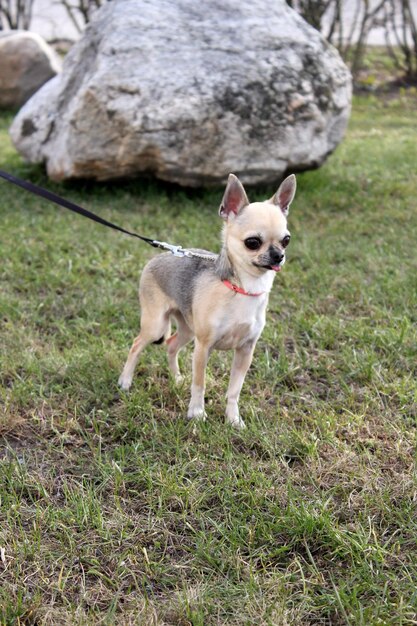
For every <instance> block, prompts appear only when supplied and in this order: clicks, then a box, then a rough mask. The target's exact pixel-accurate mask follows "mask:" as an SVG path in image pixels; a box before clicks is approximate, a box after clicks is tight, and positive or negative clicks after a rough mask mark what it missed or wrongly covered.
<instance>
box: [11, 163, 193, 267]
mask: <svg viewBox="0 0 417 626" xmlns="http://www.w3.org/2000/svg"><path fill="white" fill-rule="evenodd" d="M0 177H1V178H4V180H7V181H8V182H9V183H12V184H13V185H17V186H18V187H21V188H22V189H25V190H26V191H30V193H34V194H35V195H37V196H40V197H41V198H45V200H49V201H50V202H54V203H55V204H57V205H58V206H62V207H64V208H65V209H69V210H70V211H73V212H74V213H78V214H79V215H83V216H84V217H88V219H90V220H93V221H94V222H98V223H99V224H102V225H103V226H108V227H109V228H113V229H114V230H118V231H120V232H121V233H124V234H125V235H130V236H131V237H136V238H137V239H141V240H142V241H144V242H145V243H148V244H149V245H150V246H153V247H154V248H161V249H163V250H169V252H172V254H174V255H175V256H200V257H202V258H204V256H203V255H201V254H195V253H193V252H192V251H190V250H184V249H183V248H182V247H181V246H174V245H172V244H169V243H166V242H165V241H157V240H156V239H150V238H149V237H142V235H138V234H137V233H133V232H131V231H130V230H126V229H125V228H122V227H121V226H117V225H116V224H113V223H112V222H109V221H108V220H105V219H104V218H102V217H100V216H99V215H96V214H95V213H92V212H91V211H87V209H84V208H83V207H81V206H78V204H75V203H74V202H71V201H70V200H65V198H61V196H58V195H57V194H56V193H53V192H52V191H49V190H48V189H44V188H43V187H38V185H34V184H33V183H30V182H29V181H27V180H22V179H21V178H17V177H16V176H13V175H12V174H9V173H8V172H5V171H4V170H0Z"/></svg>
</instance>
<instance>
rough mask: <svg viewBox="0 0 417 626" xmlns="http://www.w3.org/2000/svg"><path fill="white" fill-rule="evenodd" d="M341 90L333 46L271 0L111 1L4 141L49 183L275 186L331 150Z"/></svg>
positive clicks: (340, 67) (340, 114)
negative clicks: (140, 180) (230, 181)
mask: <svg viewBox="0 0 417 626" xmlns="http://www.w3.org/2000/svg"><path fill="white" fill-rule="evenodd" d="M350 97H351V81H350V74H349V71H348V70H347V68H346V66H345V65H344V64H343V62H342V61H341V59H340V57H339V55H338V53H337V52H336V50H335V49H334V48H332V47H331V46H330V45H328V44H327V43H326V42H325V41H324V39H323V38H322V37H321V35H320V34H319V33H318V32H317V31H316V30H314V29H313V28H311V27H310V26H309V25H308V24H307V23H306V22H304V20H303V19H302V18H301V17H299V16H298V15H297V14H296V13H295V12H294V11H292V10H291V9H290V8H289V7H288V6H287V5H286V3H285V1H284V0H274V1H273V2H271V0H252V1H251V2H242V0H228V1H227V2H222V1H220V0H205V2H196V1H195V0H175V1H173V0H113V1H112V2H109V3H107V4H105V5H104V6H103V7H102V9H101V10H100V11H98V13H97V14H96V19H95V20H94V22H93V23H92V24H90V26H89V27H88V28H87V30H86V32H85V34H84V36H83V37H82V38H81V40H80V41H79V42H78V43H77V44H76V45H75V46H74V47H73V48H72V49H71V51H70V52H69V54H68V56H67V58H66V61H65V64H64V70H63V72H62V74H61V75H59V76H57V77H56V78H54V79H53V80H51V81H49V82H48V83H47V84H46V85H45V86H44V87H43V88H42V89H41V90H40V91H39V92H38V93H37V94H36V95H35V96H34V97H33V98H32V99H31V100H30V101H29V102H28V103H27V104H26V105H25V106H24V107H23V109H22V110H21V111H20V112H19V114H18V116H17V117H16V119H15V121H14V123H13V126H12V128H11V136H12V139H13V141H14V143H15V145H16V147H17V149H18V150H19V151H20V152H21V153H22V154H23V155H24V156H25V157H26V158H27V159H28V160H29V161H31V162H34V163H40V162H45V163H46V167H47V171H48V174H49V176H50V177H51V178H53V179H55V180H61V179H67V178H74V177H76V178H94V179H97V180H106V179H112V178H120V177H126V176H127V177H131V176H135V175H137V174H138V173H141V172H151V173H153V174H154V175H155V176H156V177H157V178H160V179H163V180H167V181H173V182H177V183H180V184H182V185H191V186H199V185H202V184H204V185H206V184H211V183H220V182H225V180H226V177H227V175H228V173H229V172H231V171H232V172H234V173H236V174H237V175H238V176H239V178H241V180H242V181H243V182H244V183H249V184H250V183H259V182H272V181H273V182H276V181H277V180H278V179H279V178H280V177H281V176H282V175H283V173H284V172H285V171H287V170H292V171H296V170H302V169H308V168H312V167H317V166H318V165H320V164H321V163H322V162H323V160H324V159H325V158H326V156H327V155H328V154H330V153H331V152H332V150H334V149H335V148H336V146H337V145H338V143H339V142H340V140H341V139H342V137H343V134H344V132H345V129H346V124H347V121H348V116H349V112H350Z"/></svg>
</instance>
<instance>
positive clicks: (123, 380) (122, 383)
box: [118, 374, 132, 391]
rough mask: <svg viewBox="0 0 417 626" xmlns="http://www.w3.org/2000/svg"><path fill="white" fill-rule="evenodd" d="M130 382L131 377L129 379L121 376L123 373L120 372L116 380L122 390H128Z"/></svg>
mask: <svg viewBox="0 0 417 626" xmlns="http://www.w3.org/2000/svg"><path fill="white" fill-rule="evenodd" d="M131 384H132V379H131V378H130V379H129V378H127V377H125V376H123V374H121V376H120V377H119V380H118V385H119V387H120V388H121V389H123V391H129V389H130V387H131Z"/></svg>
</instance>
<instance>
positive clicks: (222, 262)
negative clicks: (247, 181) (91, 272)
mask: <svg viewBox="0 0 417 626" xmlns="http://www.w3.org/2000/svg"><path fill="white" fill-rule="evenodd" d="M295 190H296V179H295V176H294V175H291V176H288V177H287V178H286V179H285V180H284V181H283V182H282V184H281V185H280V187H279V189H278V191H277V192H276V194H275V195H274V196H273V197H272V198H271V199H270V200H266V201H264V202H253V203H251V204H250V203H249V200H248V198H247V195H246V192H245V189H244V188H243V185H242V183H241V182H240V181H239V179H238V178H237V177H236V176H234V175H233V174H230V175H229V179H228V182H227V186H226V190H225V192H224V196H223V199H222V202H221V205H220V209H219V215H220V217H221V218H222V219H223V220H224V227H223V247H222V250H221V252H220V254H219V255H214V254H212V253H208V252H207V251H204V250H193V251H192V252H193V253H194V254H195V256H192V257H181V258H179V257H175V256H172V255H171V254H170V253H169V252H168V253H165V254H161V255H159V256H157V257H155V258H153V259H152V260H151V261H150V262H149V263H148V264H147V265H146V266H145V268H144V270H143V272H142V276H141V280H140V286H139V300H140V305H141V329H140V334H139V335H138V337H136V339H135V341H134V342H133V345H132V347H131V349H130V352H129V356H128V358H127V361H126V364H125V366H124V369H123V372H122V374H121V376H120V378H119V385H120V386H121V388H122V389H125V390H128V389H129V388H130V386H131V384H132V378H133V372H134V369H135V366H136V363H137V361H138V358H139V355H140V353H141V352H142V350H143V349H144V348H145V347H146V346H147V345H148V344H150V343H162V342H164V341H165V342H166V344H167V349H168V363H169V367H170V370H171V371H172V374H173V375H174V377H175V379H176V381H177V382H179V381H181V375H180V371H179V367H178V353H179V351H180V350H181V348H182V347H183V346H185V345H186V344H187V343H188V342H189V341H191V340H192V339H194V354H193V375H192V387H191V400H190V404H189V407H188V413H187V416H188V418H190V419H191V418H195V419H199V420H203V419H205V411H204V389H205V370H206V365H207V361H208V358H209V356H210V353H211V351H212V350H214V349H217V350H234V358H233V364H232V371H231V375H230V382H229V387H228V390H227V407H226V421H228V422H229V423H230V424H232V425H233V426H235V427H236V428H244V426H245V424H244V422H243V420H242V418H241V417H240V414H239V407H238V402H239V396H240V392H241V389H242V385H243V381H244V379H245V376H246V372H247V371H248V369H249V366H250V364H251V361H252V355H253V352H254V349H255V345H256V342H257V340H258V338H259V336H260V335H261V333H262V330H263V327H264V325H265V312H266V307H267V304H268V298H269V292H270V290H271V288H272V283H273V281H274V278H275V274H276V272H279V271H280V270H281V268H282V266H283V265H284V263H285V248H286V247H287V245H288V243H289V241H290V233H289V231H288V228H287V215H288V209H289V206H290V204H291V202H292V200H293V198H294V195H295ZM199 254H200V256H199ZM210 255H212V256H211V257H210ZM171 320H173V321H174V322H175V325H176V332H175V333H174V334H173V335H171V334H170V333H171Z"/></svg>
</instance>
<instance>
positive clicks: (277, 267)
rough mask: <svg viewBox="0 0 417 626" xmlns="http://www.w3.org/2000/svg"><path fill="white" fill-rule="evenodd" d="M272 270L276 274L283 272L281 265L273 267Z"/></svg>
mask: <svg viewBox="0 0 417 626" xmlns="http://www.w3.org/2000/svg"><path fill="white" fill-rule="evenodd" d="M271 268H272V269H273V270H274V272H280V271H281V265H271Z"/></svg>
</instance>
